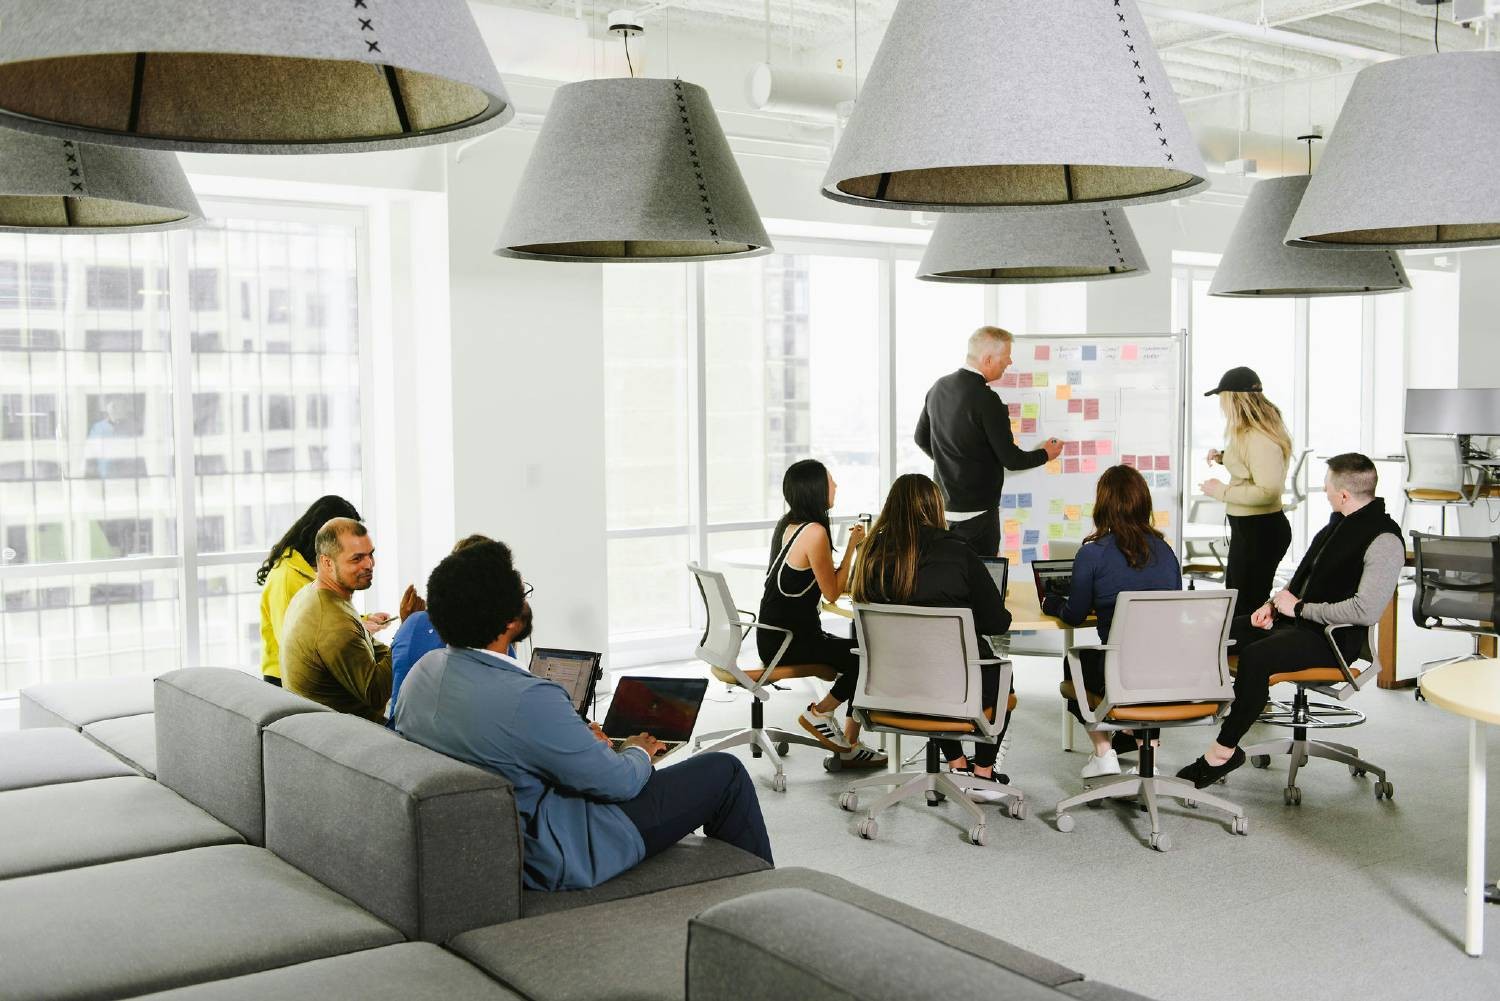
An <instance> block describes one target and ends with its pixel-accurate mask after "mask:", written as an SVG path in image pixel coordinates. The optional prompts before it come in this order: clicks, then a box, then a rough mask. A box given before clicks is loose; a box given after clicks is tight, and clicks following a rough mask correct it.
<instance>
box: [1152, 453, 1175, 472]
mask: <svg viewBox="0 0 1500 1001" xmlns="http://www.w3.org/2000/svg"><path fill="white" fill-rule="evenodd" d="M1156 468H1157V469H1171V468H1172V457H1171V456H1170V455H1158V456H1157V457H1156Z"/></svg>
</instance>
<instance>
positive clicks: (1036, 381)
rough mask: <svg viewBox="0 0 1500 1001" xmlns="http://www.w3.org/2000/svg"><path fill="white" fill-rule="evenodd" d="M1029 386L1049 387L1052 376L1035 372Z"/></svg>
mask: <svg viewBox="0 0 1500 1001" xmlns="http://www.w3.org/2000/svg"><path fill="white" fill-rule="evenodd" d="M1031 384H1032V385H1033V386H1050V385H1051V384H1052V376H1050V375H1049V374H1047V373H1046V372H1037V373H1036V374H1035V375H1033V376H1032V377H1031Z"/></svg>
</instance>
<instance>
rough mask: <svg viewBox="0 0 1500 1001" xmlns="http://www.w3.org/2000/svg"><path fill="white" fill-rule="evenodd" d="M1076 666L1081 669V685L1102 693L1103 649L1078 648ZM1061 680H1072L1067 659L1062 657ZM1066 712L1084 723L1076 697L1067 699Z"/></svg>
mask: <svg viewBox="0 0 1500 1001" xmlns="http://www.w3.org/2000/svg"><path fill="white" fill-rule="evenodd" d="M1078 666H1079V667H1080V668H1081V669H1082V674H1083V687H1084V688H1085V689H1087V690H1088V691H1090V692H1093V693H1094V694H1096V695H1103V694H1104V651H1103V650H1080V651H1078ZM1063 680H1064V681H1072V680H1073V675H1072V674H1070V673H1068V659H1067V658H1066V657H1064V658H1063ZM1068 712H1070V713H1072V714H1073V718H1074V719H1076V720H1078V722H1080V723H1086V721H1085V720H1084V718H1083V713H1082V712H1081V711H1080V710H1079V708H1078V700H1077V699H1068Z"/></svg>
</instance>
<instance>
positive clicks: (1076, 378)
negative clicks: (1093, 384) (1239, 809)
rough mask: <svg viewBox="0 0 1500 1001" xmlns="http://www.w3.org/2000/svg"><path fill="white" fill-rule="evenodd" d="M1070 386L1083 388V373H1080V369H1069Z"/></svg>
mask: <svg viewBox="0 0 1500 1001" xmlns="http://www.w3.org/2000/svg"><path fill="white" fill-rule="evenodd" d="M1068 385H1070V386H1081V385H1083V373H1082V372H1080V371H1078V369H1076V368H1070V369H1068Z"/></svg>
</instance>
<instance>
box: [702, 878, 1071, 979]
mask: <svg viewBox="0 0 1500 1001" xmlns="http://www.w3.org/2000/svg"><path fill="white" fill-rule="evenodd" d="M687 997H688V999H689V1001H781V999H783V998H797V999H798V1001H907V999H909V998H918V997H930V998H955V999H962V998H972V999H975V1001H978V999H979V998H1005V999H1006V1001H1062V999H1063V998H1064V997H1065V995H1062V994H1059V993H1058V991H1057V990H1056V989H1055V988H1053V987H1049V986H1046V985H1045V984H1041V983H1038V982H1037V981H1035V980H1031V979H1029V978H1027V977H1025V976H1022V975H1021V974H1019V973H1016V972H1014V971H1012V970H1008V969H1006V968H1005V967H1004V966H1001V965H998V964H996V963H994V962H991V961H989V960H986V959H981V958H980V957H978V956H975V955H973V954H972V953H968V952H963V951H961V950H959V949H955V948H953V947H952V946H950V945H948V944H947V943H946V942H944V941H942V940H941V939H938V938H933V937H931V936H929V935H925V934H923V933H922V932H919V931H916V930H914V929H911V928H908V927H906V926H905V925H903V924H901V923H899V922H897V921H892V920H891V919H890V918H887V917H884V916H882V915H880V914H875V913H873V912H871V911H867V910H865V909H863V908H861V907H857V906H855V905H853V904H849V903H846V902H844V901H842V900H835V899H834V898H832V897H826V896H824V895H823V894H821V893H814V892H812V891H810V890H799V889H785V890H766V891H763V892H761V893H751V894H747V895H745V896H743V897H738V898H736V899H734V900H729V901H725V902H724V903H722V904H716V905H714V906H713V907H710V908H709V909H708V910H706V911H704V912H703V913H702V914H699V915H698V916H697V917H695V918H693V919H692V920H691V921H690V922H689V923H688V944H687Z"/></svg>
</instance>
